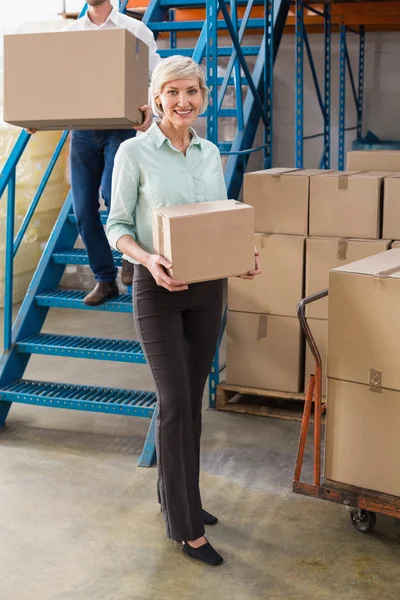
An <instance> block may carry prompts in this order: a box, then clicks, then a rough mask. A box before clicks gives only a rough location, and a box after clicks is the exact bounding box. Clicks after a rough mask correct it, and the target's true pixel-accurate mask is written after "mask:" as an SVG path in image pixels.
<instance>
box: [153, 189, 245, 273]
mask: <svg viewBox="0 0 400 600" xmlns="http://www.w3.org/2000/svg"><path fill="white" fill-rule="evenodd" d="M153 245H154V251H155V252H157V254H161V255H162V256H164V257H165V258H167V259H168V260H169V261H170V262H171V263H172V269H171V270H170V275H171V277H173V278H174V279H177V280H178V281H185V282H187V283H195V282H198V281H209V280H212V279H223V278H225V277H234V276H237V275H243V274H245V273H247V272H248V271H251V270H254V210H253V207H252V206H247V205H246V204H243V203H242V202H237V201H236V200H217V201H215V202H197V203H194V204H184V205H179V206H169V207H164V208H154V209H153Z"/></svg>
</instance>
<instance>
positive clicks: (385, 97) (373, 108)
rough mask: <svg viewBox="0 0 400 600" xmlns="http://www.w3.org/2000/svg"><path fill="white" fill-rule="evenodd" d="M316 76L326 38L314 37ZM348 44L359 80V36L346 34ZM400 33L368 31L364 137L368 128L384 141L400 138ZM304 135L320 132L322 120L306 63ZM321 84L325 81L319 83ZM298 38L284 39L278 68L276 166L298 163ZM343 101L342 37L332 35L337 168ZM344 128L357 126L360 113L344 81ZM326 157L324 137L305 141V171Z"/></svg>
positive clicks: (351, 136)
mask: <svg viewBox="0 0 400 600" xmlns="http://www.w3.org/2000/svg"><path fill="white" fill-rule="evenodd" d="M309 39H310V44H311V48H312V50H313V56H314V61H315V65H316V69H317V73H318V74H319V75H321V76H322V73H323V56H324V50H323V36H322V35H310V36H309ZM347 42H348V48H349V54H350V57H351V60H352V65H353V72H354V76H355V78H357V76H358V44H359V39H358V36H356V35H354V34H351V33H348V35H347ZM399 62H400V35H399V33H395V32H393V33H391V32H387V33H386V32H385V33H369V34H367V36H366V61H365V92H364V134H365V133H366V132H367V130H368V129H370V130H371V131H373V132H374V133H375V134H376V135H378V136H379V137H381V138H383V139H398V140H400V119H399V117H398V97H399V92H400V78H399V76H398V68H399ZM305 65H306V69H305V89H304V123H305V125H304V135H306V136H307V135H314V134H317V133H320V132H321V131H322V119H321V112H320V109H319V105H318V101H317V98H316V94H315V91H314V85H313V81H312V77H311V71H310V69H309V66H308V61H306V62H305ZM320 82H321V84H322V85H323V80H322V78H321V79H320ZM294 94H295V87H294V36H289V35H287V36H284V37H283V40H282V44H281V48H280V51H279V54H278V58H277V61H276V66H275V106H274V127H275V137H274V141H275V144H274V163H275V164H276V165H292V164H294V118H295V115H294ZM338 100H339V36H338V35H337V34H334V35H333V36H332V92H331V102H332V109H331V110H332V147H331V152H332V166H333V167H336V166H337V140H338V116H339V114H338ZM346 103H347V104H346V106H347V108H346V127H352V126H353V125H355V124H356V111H355V105H354V100H353V95H352V91H351V86H350V80H349V78H348V77H347V80H346ZM355 134H356V132H355V131H350V132H347V133H346V150H349V149H350V148H351V142H352V140H353V139H355ZM321 153H322V138H319V139H314V140H308V141H305V143H304V158H305V162H304V164H305V166H306V167H317V166H318V164H319V160H320V157H321Z"/></svg>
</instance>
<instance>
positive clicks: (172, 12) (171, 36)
mask: <svg viewBox="0 0 400 600" xmlns="http://www.w3.org/2000/svg"><path fill="white" fill-rule="evenodd" d="M169 20H170V21H175V10H174V9H173V8H171V10H170V11H169ZM176 37H177V33H176V31H171V32H170V34H169V46H170V48H171V50H175V48H176V45H177V44H176Z"/></svg>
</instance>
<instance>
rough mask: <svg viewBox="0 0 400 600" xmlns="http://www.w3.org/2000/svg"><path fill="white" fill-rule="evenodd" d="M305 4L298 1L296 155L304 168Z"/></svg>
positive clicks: (296, 162) (298, 162)
mask: <svg viewBox="0 0 400 600" xmlns="http://www.w3.org/2000/svg"><path fill="white" fill-rule="evenodd" d="M303 88H304V3H303V0H296V155H295V166H296V167H298V168H302V167H303V132H304V114H303V98H304V92H303Z"/></svg>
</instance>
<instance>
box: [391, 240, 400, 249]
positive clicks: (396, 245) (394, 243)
mask: <svg viewBox="0 0 400 600" xmlns="http://www.w3.org/2000/svg"><path fill="white" fill-rule="evenodd" d="M392 248H400V241H397V242H392Z"/></svg>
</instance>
